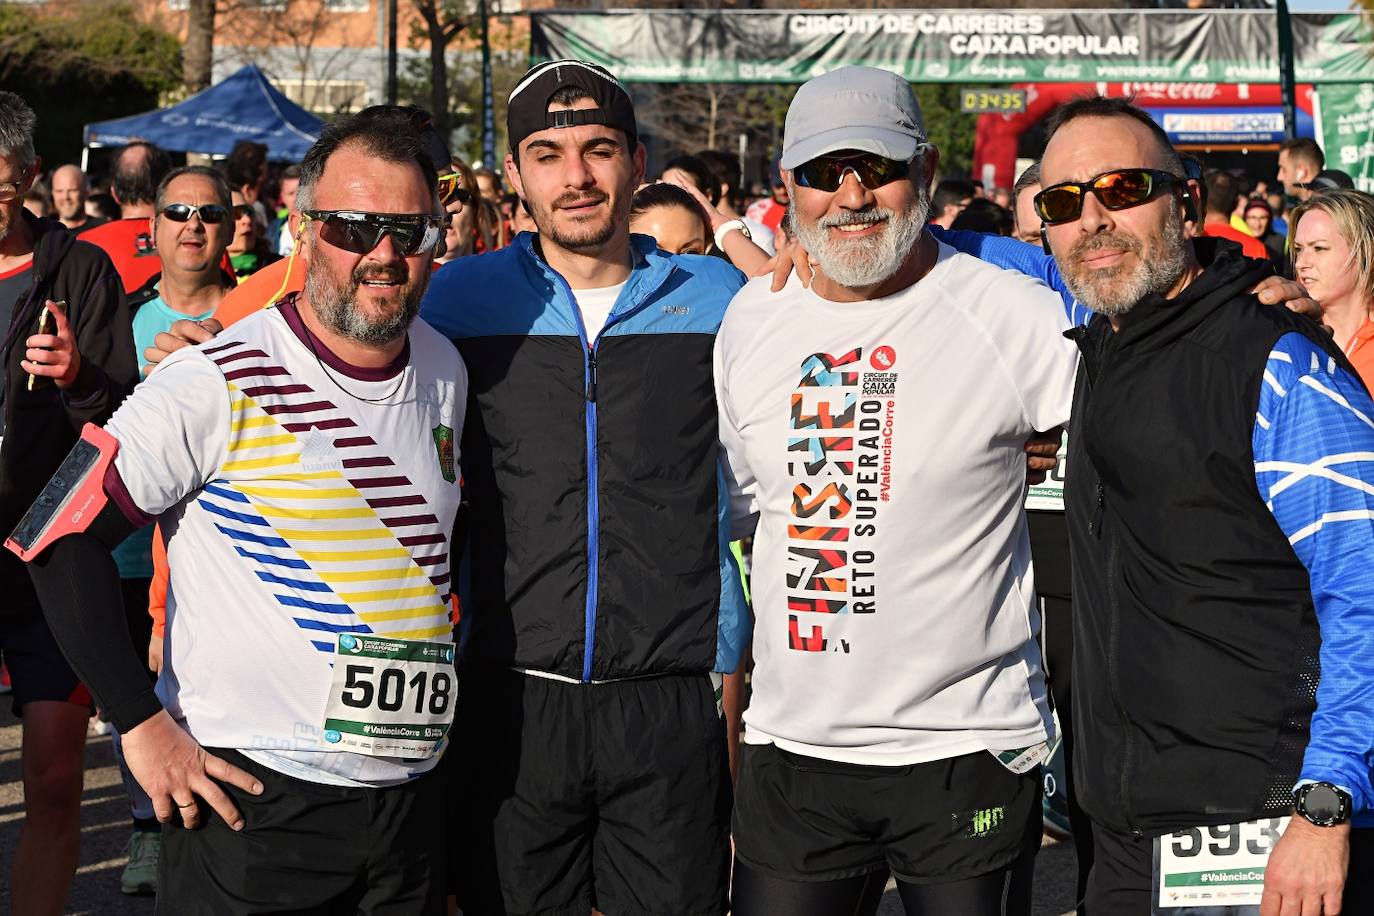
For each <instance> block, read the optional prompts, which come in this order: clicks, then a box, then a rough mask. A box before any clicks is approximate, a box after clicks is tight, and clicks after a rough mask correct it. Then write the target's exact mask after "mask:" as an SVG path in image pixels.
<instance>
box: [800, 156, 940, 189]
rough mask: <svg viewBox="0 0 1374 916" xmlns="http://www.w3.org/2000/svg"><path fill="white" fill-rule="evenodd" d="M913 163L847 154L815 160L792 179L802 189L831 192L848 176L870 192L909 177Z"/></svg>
mask: <svg viewBox="0 0 1374 916" xmlns="http://www.w3.org/2000/svg"><path fill="white" fill-rule="evenodd" d="M915 161H916V160H915V159H907V160H903V159H888V158H887V157H886V156H879V155H878V154H877V153H849V154H846V155H843V156H818V157H816V158H815V159H811V160H809V161H807V162H803V163H802V164H801V165H799V166H797V167H796V168H795V169H793V170H792V178H793V180H794V181H796V182H797V184H798V185H800V186H801V187H803V188H813V189H815V190H817V191H826V192H833V191H838V190H839V189H840V185H841V184H843V183H844V176H845V175H846V174H848V173H849V172H853V173H854V177H855V178H857V179H859V183H860V184H862V185H863V186H864V187H865V188H868V189H869V190H870V191H876V190H878V188H881V187H882V186H883V185H885V184H891V183H892V182H894V181H899V180H901V179H903V178H906V177H907V176H909V175H910V174H911V166H912V163H913V162H915Z"/></svg>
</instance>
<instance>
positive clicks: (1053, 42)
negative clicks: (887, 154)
mask: <svg viewBox="0 0 1374 916" xmlns="http://www.w3.org/2000/svg"><path fill="white" fill-rule="evenodd" d="M530 20H531V39H530V41H531V56H532V57H533V58H534V59H535V60H557V59H559V58H564V57H573V58H579V59H582V60H590V61H595V62H597V63H600V64H603V65H605V66H606V67H608V68H609V69H610V70H611V71H612V72H614V73H615V74H616V75H618V76H619V77H621V78H622V79H625V80H630V81H635V82H659V83H678V82H744V83H751V82H754V83H773V82H783V83H785V82H803V81H805V80H808V79H810V78H811V77H812V76H815V75H816V74H819V73H824V72H826V71H829V70H833V69H835V68H836V67H841V66H844V65H847V64H866V65H870V66H875V67H883V68H884V69H887V70H892V71H894V72H896V73H900V74H902V75H903V76H905V77H906V78H907V79H909V80H911V81H913V82H940V83H971V82H977V83H988V82H1025V81H1036V82H1056V81H1066V82H1078V81H1088V82H1091V81H1097V80H1105V81H1115V80H1155V81H1158V80H1181V81H1188V82H1220V83H1240V82H1274V81H1276V80H1277V79H1278V75H1279V73H1278V58H1279V49H1278V27H1277V20H1276V16H1275V14H1274V13H1273V12H1269V11H1265V10H1213V11H1207V12H1193V11H1177V12H1174V11H1168V10H1101V11H1083V12H1079V11H1071V10H1045V11H1026V10H1010V9H1008V10H934V9H933V10H886V11H880V10H874V11H857V10H856V11H836V10H827V11H820V10H806V11H803V10H795V11H790V12H789V11H754V10H728V11H723V10H680V11H679V10H653V11H647V10H621V11H611V12H595V13H570V12H547V13H545V12H536V13H532V14H531V16H530ZM1292 20H1293V41H1294V57H1295V61H1296V70H1297V74H1296V75H1297V79H1298V81H1299V82H1308V83H1322V82H1337V81H1339V82H1347V81H1351V80H1361V79H1368V80H1374V59H1371V57H1370V53H1369V48H1370V46H1371V40H1372V39H1371V33H1370V29H1369V25H1368V23H1367V21H1366V20H1364V19H1362V18H1361V17H1360V16H1359V15H1356V14H1349V13H1309V14H1294V15H1293V17H1292Z"/></svg>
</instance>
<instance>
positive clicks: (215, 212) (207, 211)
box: [162, 204, 229, 224]
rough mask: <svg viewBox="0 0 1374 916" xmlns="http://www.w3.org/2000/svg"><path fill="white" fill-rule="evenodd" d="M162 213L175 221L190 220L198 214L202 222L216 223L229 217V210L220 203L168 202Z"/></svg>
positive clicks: (183, 221)
mask: <svg viewBox="0 0 1374 916" xmlns="http://www.w3.org/2000/svg"><path fill="white" fill-rule="evenodd" d="M162 215H163V216H165V217H167V218H168V219H169V220H171V221H172V222H174V223H185V222H189V221H190V219H191V216H192V215H196V216H199V217H200V221H201V222H202V223H206V224H214V223H222V222H224V221H225V220H226V219H228V218H229V211H228V210H227V209H225V208H224V207H222V206H220V205H219V204H201V205H200V206H199V207H193V206H191V205H190V204H168V205H167V206H165V207H163V208H162Z"/></svg>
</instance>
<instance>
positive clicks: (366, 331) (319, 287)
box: [305, 262, 429, 347]
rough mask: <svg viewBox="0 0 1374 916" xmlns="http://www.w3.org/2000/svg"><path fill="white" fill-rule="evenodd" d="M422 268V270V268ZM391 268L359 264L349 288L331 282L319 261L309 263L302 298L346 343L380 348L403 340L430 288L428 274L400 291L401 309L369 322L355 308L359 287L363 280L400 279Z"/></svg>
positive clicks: (425, 273)
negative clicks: (303, 296)
mask: <svg viewBox="0 0 1374 916" xmlns="http://www.w3.org/2000/svg"><path fill="white" fill-rule="evenodd" d="M422 269H423V268H422ZM397 274H398V272H397V271H396V270H394V269H384V270H378V269H377V268H375V267H367V268H365V267H364V266H363V265H361V264H360V265H358V267H356V268H355V269H354V271H353V274H352V276H351V277H350V278H349V286H348V289H347V290H345V289H342V288H341V287H340V285H339V284H336V283H335V282H334V278H333V277H332V276H330V274H329V272H328V270H327V269H326V268H325V267H324V266H323V265H321V264H320V263H319V262H311V264H310V268H309V269H308V270H307V271H306V275H305V295H306V298H307V299H308V300H309V302H310V307H311V308H312V309H314V311H315V315H316V317H317V318H319V320H320V323H321V324H322V325H324V326H325V327H326V328H328V329H329V330H331V331H333V332H334V333H335V334H338V335H339V336H340V337H346V338H348V339H349V340H354V341H357V342H358V343H361V344H366V345H367V346H370V347H380V346H385V345H386V344H389V343H392V342H394V341H396V340H399V339H400V338H402V337H404V336H405V335H406V333H407V331H409V330H410V325H411V323H412V322H414V321H415V316H417V315H419V314H420V300H421V299H422V298H424V295H425V288H426V287H427V286H428V285H429V272H428V270H425V271H424V275H423V276H422V277H420V278H419V280H417V281H415V282H411V283H408V284H406V285H404V286H402V287H401V288H400V292H399V293H398V295H399V296H400V297H401V307H400V308H398V309H396V310H395V311H393V312H391V313H390V314H389V315H387V316H385V317H384V318H381V319H380V320H372V319H369V318H368V317H367V316H365V315H363V313H362V312H360V311H359V310H358V309H357V308H356V303H357V301H358V288H359V287H360V286H361V285H362V283H363V281H364V280H369V279H372V280H379V279H403V278H401V277H398V276H397Z"/></svg>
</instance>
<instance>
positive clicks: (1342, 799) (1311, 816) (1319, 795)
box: [1293, 782, 1351, 827]
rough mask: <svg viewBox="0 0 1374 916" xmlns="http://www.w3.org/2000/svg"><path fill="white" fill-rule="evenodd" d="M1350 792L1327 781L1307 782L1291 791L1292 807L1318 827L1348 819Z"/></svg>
mask: <svg viewBox="0 0 1374 916" xmlns="http://www.w3.org/2000/svg"><path fill="white" fill-rule="evenodd" d="M1350 807H1351V799H1350V793H1349V792H1347V791H1345V790H1344V789H1338V788H1336V787H1335V786H1333V785H1332V784H1331V783H1329V782H1309V783H1308V784H1307V785H1305V786H1299V787H1298V788H1297V789H1296V790H1295V791H1294V792H1293V809H1294V810H1295V811H1297V812H1298V813H1299V814H1301V815H1302V816H1303V817H1305V818H1307V820H1308V821H1310V822H1311V823H1313V824H1316V825H1317V826H1318V827H1335V826H1336V825H1337V824H1344V823H1345V822H1346V821H1348V820H1350Z"/></svg>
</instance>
